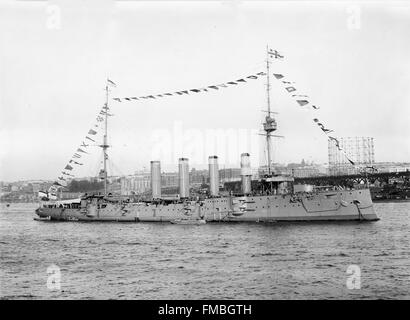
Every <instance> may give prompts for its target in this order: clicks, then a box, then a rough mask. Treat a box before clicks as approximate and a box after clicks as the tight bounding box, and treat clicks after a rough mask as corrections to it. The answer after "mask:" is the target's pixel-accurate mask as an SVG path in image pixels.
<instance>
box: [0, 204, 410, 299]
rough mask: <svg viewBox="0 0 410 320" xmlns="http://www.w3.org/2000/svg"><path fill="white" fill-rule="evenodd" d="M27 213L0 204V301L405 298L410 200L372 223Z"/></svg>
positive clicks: (388, 207)
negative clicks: (119, 219)
mask: <svg viewBox="0 0 410 320" xmlns="http://www.w3.org/2000/svg"><path fill="white" fill-rule="evenodd" d="M35 207H36V205H35V204H12V205H11V206H10V207H9V208H6V207H5V205H4V204H2V205H1V210H0V253H1V260H0V272H1V273H0V297H1V298H3V299H83V298H85V299H319V298H325V299H342V298H343V299H357V298H365V299H377V298H384V299H405V298H407V299H409V298H410V268H409V266H410V219H409V215H410V202H401V203H400V202H396V203H376V204H375V209H376V212H377V214H378V215H379V217H380V218H381V220H380V221H378V222H371V223H358V222H345V223H287V224H267V225H264V224H245V223H244V224H242V223H238V224H222V223H215V224H207V225H203V226H190V225H188V226H183V225H171V224H165V223H164V224H153V223H146V224H135V223H79V222H43V221H34V220H33V217H34V213H33V210H34V209H35ZM50 265H56V266H58V267H59V268H60V272H61V290H60V291H58V290H50V289H48V288H47V277H48V276H49V274H47V268H48V267H49V266H50ZM349 265H357V266H359V267H360V270H361V275H360V276H361V277H360V280H361V281H360V282H361V288H360V289H356V290H351V289H348V288H347V286H346V280H347V278H348V277H349V275H348V274H347V273H346V270H347V268H348V266H349Z"/></svg>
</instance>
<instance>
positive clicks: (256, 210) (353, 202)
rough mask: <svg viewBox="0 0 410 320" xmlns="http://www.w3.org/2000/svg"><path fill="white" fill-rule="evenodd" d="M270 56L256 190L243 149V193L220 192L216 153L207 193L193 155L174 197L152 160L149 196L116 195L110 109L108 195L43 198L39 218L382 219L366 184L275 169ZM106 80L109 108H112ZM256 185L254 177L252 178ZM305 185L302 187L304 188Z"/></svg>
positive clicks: (182, 163) (182, 165)
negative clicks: (262, 162) (263, 162)
mask: <svg viewBox="0 0 410 320" xmlns="http://www.w3.org/2000/svg"><path fill="white" fill-rule="evenodd" d="M269 64H270V62H269V59H267V60H266V69H267V72H266V76H267V84H266V88H267V90H266V91H267V110H266V111H265V112H266V113H267V114H266V117H265V121H264V123H263V135H264V136H265V137H266V147H267V166H266V167H267V172H266V173H265V174H264V175H263V176H262V177H260V178H259V180H258V181H257V184H258V188H257V189H255V188H254V189H255V190H253V189H252V171H251V162H250V159H251V158H250V154H249V153H246V152H245V153H242V154H241V162H240V163H241V192H239V193H233V192H230V193H221V192H220V188H219V187H220V180H219V168H218V156H216V155H211V156H209V158H208V160H209V163H208V165H209V191H208V193H207V195H206V196H204V197H198V196H195V195H191V194H190V185H189V160H188V159H187V158H180V159H179V162H178V174H179V176H178V187H179V195H178V196H177V197H174V198H170V197H165V196H163V195H162V194H161V163H160V162H159V161H151V164H150V169H151V195H150V199H147V200H144V201H142V200H132V199H131V198H123V197H115V196H113V195H111V194H109V193H107V178H108V176H107V163H106V162H107V159H108V153H107V151H108V148H109V145H108V143H107V114H105V131H104V136H103V142H102V144H101V145H100V147H101V148H102V151H103V155H104V156H103V159H104V161H103V165H104V168H103V169H102V170H101V173H102V176H101V178H102V179H103V181H104V194H84V195H83V196H81V197H80V198H78V199H73V200H61V201H59V200H53V201H50V200H49V201H41V202H40V204H39V207H38V208H37V209H36V211H35V213H36V214H37V215H38V218H37V220H40V219H41V220H48V221H49V220H58V221H100V222H101V221H116V222H168V223H173V224H184V225H185V224H187V225H189V224H192V225H202V224H205V223H207V222H281V221H376V220H379V219H378V217H377V215H376V213H375V211H374V208H373V203H372V199H371V196H370V191H369V189H368V188H367V186H362V187H359V188H354V189H353V188H350V189H347V188H341V187H329V188H326V189H323V188H315V187H312V186H305V187H303V188H298V190H296V188H294V178H293V177H292V176H289V175H282V174H277V173H275V172H274V170H273V169H272V165H271V139H272V138H273V137H279V136H275V135H274V134H273V133H274V132H275V131H276V130H277V122H276V119H275V117H274V114H275V113H276V112H273V111H271V102H270V78H269V72H270V70H269ZM108 93H109V89H108V85H107V86H106V101H105V107H106V108H108V102H109V99H108ZM253 184H255V181H254V183H253ZM301 189H302V190H301Z"/></svg>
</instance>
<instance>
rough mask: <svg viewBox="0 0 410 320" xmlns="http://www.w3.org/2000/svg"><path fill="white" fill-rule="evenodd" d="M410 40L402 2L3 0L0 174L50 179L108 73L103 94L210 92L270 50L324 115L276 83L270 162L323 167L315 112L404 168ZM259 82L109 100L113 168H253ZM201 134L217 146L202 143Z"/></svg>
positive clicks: (86, 171)
mask: <svg viewBox="0 0 410 320" xmlns="http://www.w3.org/2000/svg"><path fill="white" fill-rule="evenodd" d="M96 3H98V7H97V6H96ZM409 39H410V5H409V4H406V3H405V2H392V3H384V2H375V3H359V5H358V4H353V5H352V3H350V2H343V1H338V2H322V1H321V2H309V3H307V2H288V3H283V2H241V3H239V4H237V3H236V2H235V3H232V2H227V1H225V2H203V1H201V2H199V1H198V2H194V3H188V2H144V1H117V2H112V1H106V2H103V1H49V2H46V1H2V2H1V4H0V108H1V109H0V180H6V181H13V180H23V179H53V178H56V177H57V176H58V175H59V174H60V172H61V170H62V169H63V168H64V166H65V165H66V164H67V162H68V160H70V158H71V156H72V154H73V153H74V152H75V150H76V149H77V148H78V147H79V145H80V144H81V142H82V141H83V140H84V137H85V135H86V133H87V131H88V130H89V129H90V128H92V125H93V124H94V123H95V118H96V116H97V114H98V112H99V110H100V108H101V107H102V105H103V104H104V99H105V96H104V85H105V79H106V78H107V76H108V77H109V78H110V79H112V80H113V81H115V82H116V83H117V88H113V89H112V92H111V95H112V97H115V96H118V97H126V96H142V95H150V94H160V93H164V92H169V91H170V92H175V91H178V90H184V89H193V88H198V87H204V86H208V85H214V84H220V83H223V82H227V81H231V80H236V79H239V78H241V77H244V76H248V75H251V74H255V73H257V72H260V71H264V68H265V63H264V60H265V58H266V57H265V50H266V45H267V44H268V45H269V46H270V47H271V48H273V49H277V50H278V51H279V52H281V53H282V54H283V55H284V56H285V58H284V59H283V60H282V61H274V62H273V64H272V66H271V68H272V72H278V73H283V74H284V75H286V76H287V79H288V80H291V81H294V82H295V87H297V88H298V91H299V93H300V94H307V95H309V97H310V99H311V101H312V102H313V103H314V104H315V105H316V106H319V107H320V110H317V111H316V112H315V113H312V112H310V111H306V110H303V109H302V108H301V107H299V106H298V105H297V104H296V103H295V101H294V100H292V99H291V98H290V95H289V94H288V93H287V92H286V91H285V90H284V88H283V86H282V85H281V83H280V82H278V81H277V80H272V86H273V88H272V106H273V108H274V109H275V110H276V111H278V112H279V114H278V115H277V121H278V126H279V129H278V131H277V134H279V135H283V136H285V138H283V139H278V140H276V141H275V142H274V143H273V145H274V161H275V162H282V163H288V162H300V161H301V159H302V158H304V159H305V160H309V161H315V162H316V163H325V162H327V159H328V158H327V139H326V136H325V135H324V134H323V132H322V131H321V130H320V129H319V128H318V127H317V126H316V125H315V124H314V123H313V121H312V117H318V118H319V119H320V120H321V121H322V122H323V123H324V124H325V125H326V127H329V128H331V129H333V130H334V135H335V136H338V137H354V136H369V137H374V139H375V158H376V161H403V162H404V161H407V162H408V161H410V129H409V124H410V41H409ZM264 85H265V79H257V80H252V81H251V80H250V81H248V83H244V84H241V85H238V86H232V87H229V88H226V89H221V90H218V91H212V92H208V93H198V94H194V93H192V94H190V95H184V96H176V97H168V98H162V99H156V100H144V101H142V102H137V101H135V102H124V103H117V102H114V101H112V102H110V107H111V112H112V113H113V114H114V116H113V117H110V118H109V135H110V136H109V142H110V144H112V148H111V150H110V159H111V160H112V164H111V165H110V167H109V168H110V169H111V170H114V171H111V173H114V174H130V173H132V172H134V171H136V170H141V169H143V168H144V167H146V168H148V167H149V161H150V160H157V159H159V160H161V161H162V164H163V169H165V170H176V168H177V167H176V163H177V159H178V157H180V156H186V157H188V158H190V160H191V166H195V167H197V168H204V167H205V166H206V163H207V157H208V156H209V155H211V154H214V153H217V154H218V155H219V156H220V162H221V166H222V167H223V166H226V167H228V166H235V165H239V159H240V153H242V152H250V153H251V157H252V158H251V161H252V165H253V166H257V165H258V164H259V163H260V162H262V161H263V157H262V156H261V154H257V153H258V152H257V148H255V144H257V142H261V139H260V138H258V136H257V131H258V129H259V128H260V127H261V126H260V124H261V122H262V120H263V113H262V112H261V110H263V109H266V95H265V87H264ZM210 130H219V132H220V134H222V135H223V136H225V137H229V138H226V139H227V140H226V141H227V142H226V144H227V145H226V146H223V147H222V149H221V148H220V147H218V148H219V149H218V148H217V147H215V146H213V145H212V144H211V145H208V143H207V142H206V139H207V136H208V135H209V132H210ZM181 137H182V138H181ZM255 137H256V138H255ZM97 138H98V139H100V138H101V136H100V135H98V136H97ZM181 139H182V140H181ZM223 139H225V138H223ZM223 139H222V138H221V139H219V140H220V141H219V142H220V143H222V144H223V143H224V142H223V141H222V140H223ZM229 139H231V140H229ZM232 139H233V140H232ZM221 141H222V142H221ZM224 141H225V140H224ZM87 151H89V152H90V155H85V156H84V157H82V158H81V162H83V163H84V165H83V166H81V167H78V168H76V169H75V170H74V171H73V173H74V174H75V175H76V176H90V175H95V174H96V173H97V172H98V168H99V166H100V160H101V150H99V148H97V147H93V146H90V147H88V149H87ZM258 157H259V158H258ZM79 161H80V160H79Z"/></svg>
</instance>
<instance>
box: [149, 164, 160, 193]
mask: <svg viewBox="0 0 410 320" xmlns="http://www.w3.org/2000/svg"><path fill="white" fill-rule="evenodd" d="M151 190H152V199H160V198H161V162H159V161H151Z"/></svg>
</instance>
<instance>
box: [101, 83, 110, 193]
mask: <svg viewBox="0 0 410 320" xmlns="http://www.w3.org/2000/svg"><path fill="white" fill-rule="evenodd" d="M108 92H109V89H108V79H107V84H106V86H105V106H104V110H105V112H104V114H105V119H104V124H105V125H104V138H103V144H102V145H101V148H102V149H103V155H104V195H105V196H106V195H107V177H108V175H107V159H108V153H107V149H108V147H109V145H108V139H107V137H108V131H107V128H108Z"/></svg>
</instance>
